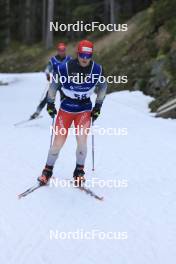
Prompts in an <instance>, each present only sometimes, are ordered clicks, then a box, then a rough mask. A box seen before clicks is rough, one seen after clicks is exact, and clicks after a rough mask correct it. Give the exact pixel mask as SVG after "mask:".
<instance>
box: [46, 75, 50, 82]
mask: <svg viewBox="0 0 176 264" xmlns="http://www.w3.org/2000/svg"><path fill="white" fill-rule="evenodd" d="M46 79H47V81H48V82H50V74H49V73H47V75H46Z"/></svg>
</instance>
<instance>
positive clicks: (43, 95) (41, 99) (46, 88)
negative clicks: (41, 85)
mask: <svg viewBox="0 0 176 264" xmlns="http://www.w3.org/2000/svg"><path fill="white" fill-rule="evenodd" d="M49 85H50V83H49V82H48V83H47V84H46V86H45V89H44V91H43V93H42V95H41V98H40V102H41V101H43V99H44V97H45V95H46V91H48V89H49Z"/></svg>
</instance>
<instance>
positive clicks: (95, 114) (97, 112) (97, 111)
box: [91, 104, 101, 122]
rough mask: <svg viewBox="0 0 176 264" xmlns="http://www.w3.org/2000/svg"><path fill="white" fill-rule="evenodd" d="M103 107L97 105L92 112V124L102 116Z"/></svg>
mask: <svg viewBox="0 0 176 264" xmlns="http://www.w3.org/2000/svg"><path fill="white" fill-rule="evenodd" d="M100 110H101V105H100V104H95V106H94V108H93V109H92V112H91V117H92V122H94V121H95V120H96V119H97V118H98V117H99V115H100Z"/></svg>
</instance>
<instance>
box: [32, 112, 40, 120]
mask: <svg viewBox="0 0 176 264" xmlns="http://www.w3.org/2000/svg"><path fill="white" fill-rule="evenodd" d="M39 114H40V113H38V112H35V113H33V114H32V115H31V116H30V119H31V120H32V119H35V118H37V117H38V116H39Z"/></svg>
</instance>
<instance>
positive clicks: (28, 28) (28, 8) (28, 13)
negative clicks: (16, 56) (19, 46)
mask: <svg viewBox="0 0 176 264" xmlns="http://www.w3.org/2000/svg"><path fill="white" fill-rule="evenodd" d="M31 1H32V0H25V18H24V19H25V30H24V42H25V43H26V44H30V43H31V41H32V32H31Z"/></svg>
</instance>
